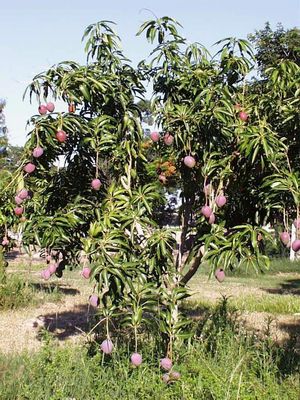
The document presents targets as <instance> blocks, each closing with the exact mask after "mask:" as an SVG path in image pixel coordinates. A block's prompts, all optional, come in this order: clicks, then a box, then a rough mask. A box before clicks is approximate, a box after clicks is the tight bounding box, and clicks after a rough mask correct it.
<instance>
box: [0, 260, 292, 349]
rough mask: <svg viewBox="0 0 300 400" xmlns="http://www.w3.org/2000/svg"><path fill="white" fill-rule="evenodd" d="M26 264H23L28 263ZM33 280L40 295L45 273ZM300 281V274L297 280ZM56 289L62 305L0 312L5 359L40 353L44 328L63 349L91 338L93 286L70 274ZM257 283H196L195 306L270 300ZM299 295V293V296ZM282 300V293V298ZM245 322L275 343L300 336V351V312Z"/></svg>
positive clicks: (250, 316) (17, 268)
mask: <svg viewBox="0 0 300 400" xmlns="http://www.w3.org/2000/svg"><path fill="white" fill-rule="evenodd" d="M23 262H24V260H23ZM8 272H9V273H12V274H15V273H19V274H22V273H25V274H26V275H27V276H28V269H27V268H26V267H25V268H24V264H23V265H19V264H18V263H16V262H13V263H11V264H10V267H9V270H8ZM30 277H31V279H32V280H33V281H35V282H40V283H41V285H40V289H41V290H43V289H44V286H45V284H43V283H42V282H41V279H40V272H39V271H38V270H37V268H36V267H33V269H32V270H31V272H30ZM283 277H284V279H285V280H286V279H288V278H289V277H292V278H293V280H295V273H292V274H288V273H285V274H283ZM296 278H297V279H299V280H300V274H299V275H297V276H296ZM51 285H57V287H58V290H59V291H61V292H62V293H63V297H62V300H61V301H60V302H58V303H47V302H46V303H44V304H42V305H41V306H39V307H27V308H22V309H20V310H14V311H0V338H1V340H0V352H2V353H4V354H9V353H19V352H23V351H29V352H32V351H36V350H38V349H39V348H40V346H41V340H40V332H41V328H42V327H43V328H46V329H47V330H49V331H50V332H52V334H53V336H54V337H55V338H56V339H57V341H58V342H59V343H61V344H63V343H66V342H70V341H72V342H80V341H83V340H84V339H85V337H86V333H87V332H88V331H89V329H90V327H91V325H90V320H91V316H92V314H93V310H91V309H90V308H89V306H88V297H89V295H90V294H91V292H92V290H93V288H92V284H90V283H89V282H88V281H86V280H84V279H83V278H82V277H80V275H79V272H78V271H75V272H68V273H66V274H65V276H64V277H63V278H62V279H57V278H54V279H52V280H51ZM259 286H260V284H259V283H258V284H257V285H256V286H255V284H254V283H253V282H252V283H251V284H250V285H249V286H248V285H245V284H241V283H240V282H239V281H238V279H231V280H228V283H227V284H226V286H222V285H220V284H218V283H217V282H215V281H207V279H205V278H204V277H202V278H201V279H197V280H194V281H192V283H191V289H192V291H193V293H194V295H193V297H192V300H194V301H198V300H204V301H209V302H213V303H214V302H217V301H218V300H219V299H220V298H222V296H223V295H226V296H227V297H228V296H230V297H231V298H233V297H237V298H238V297H240V296H246V295H249V296H254V297H255V298H257V301H260V300H259V299H260V297H261V296H262V295H265V294H266V292H265V289H263V288H261V287H259ZM297 295H298V293H295V296H297ZM278 296H280V293H278ZM240 319H241V320H243V321H244V323H245V326H246V327H247V329H250V330H252V331H255V332H256V333H257V334H262V333H266V332H268V334H270V335H271V336H272V337H273V338H274V339H275V340H277V341H279V342H283V341H285V340H288V339H289V338H290V336H291V335H292V336H297V335H298V341H299V343H297V344H296V346H297V347H298V345H299V351H300V340H299V338H300V310H299V313H294V314H290V315H280V314H279V315H278V314H277V315H272V314H270V313H266V312H243V313H241V314H240Z"/></svg>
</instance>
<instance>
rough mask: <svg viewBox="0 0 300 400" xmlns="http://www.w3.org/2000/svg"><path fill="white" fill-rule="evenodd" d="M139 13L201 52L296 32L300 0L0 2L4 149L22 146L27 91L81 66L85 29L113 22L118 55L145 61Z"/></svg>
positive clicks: (32, 109)
mask: <svg viewBox="0 0 300 400" xmlns="http://www.w3.org/2000/svg"><path fill="white" fill-rule="evenodd" d="M145 9H149V10H151V11H152V12H153V13H155V14H156V15H157V16H163V15H168V16H171V17H174V18H176V19H177V20H178V21H179V22H180V23H181V24H182V25H183V26H184V36H185V37H186V38H187V39H188V40H190V41H191V42H193V41H199V42H201V43H202V44H204V45H205V46H207V47H210V46H211V45H212V44H213V43H214V42H216V41H217V40H219V39H221V38H224V37H228V36H236V37H243V38H245V37H246V36H247V34H248V33H250V32H253V31H254V30H255V29H260V28H262V27H263V26H264V23H265V22H266V21H269V22H270V23H271V25H272V26H273V27H275V26H276V24H277V23H278V22H282V24H283V26H284V27H285V28H292V27H294V26H299V25H300V0H285V1H279V0H278V1H275V0H260V1H259V0H252V1H249V0H248V1H244V2H242V1H240V0H239V1H238V0H227V1H222V0H219V1H217V0H210V1H207V0H185V1H183V0H181V1H177V0H173V1H171V0H151V1H150V0H139V1H138V0H133V1H128V0H127V1H124V0H123V1H121V0H119V1H117V0H106V1H103V0H85V1H84V0H71V1H70V0H48V1H46V0H44V1H40V0H39V1H36V0H27V1H25V0H9V1H5V0H0V22H1V41H0V52H1V53H0V98H1V97H3V98H5V99H6V100H7V107H6V109H5V114H6V122H7V126H8V129H9V139H10V142H11V143H12V144H19V145H22V144H24V142H25V140H26V131H25V125H26V121H27V119H28V118H29V117H30V116H31V115H32V114H34V113H36V109H37V104H36V103H35V102H33V104H32V105H30V104H29V100H28V99H26V100H25V101H24V102H23V101H22V95H23V92H24V90H25V87H26V86H27V84H28V83H29V82H30V80H31V79H32V77H33V76H34V75H35V74H37V73H39V72H41V71H43V70H45V69H47V68H48V67H49V66H51V65H53V64H55V63H57V62H60V61H64V60H75V61H79V62H83V61H84V53H83V47H82V44H81V36H82V33H83V30H84V28H85V27H86V26H87V25H89V24H90V23H93V22H96V21H98V20H103V19H108V20H113V21H115V22H116V23H117V27H116V29H117V31H118V33H119V35H120V36H121V38H122V43H123V49H124V51H125V54H126V55H127V56H128V57H129V58H130V59H131V60H132V61H133V62H134V63H136V62H137V61H138V60H140V59H142V58H144V57H147V54H148V51H149V46H148V45H147V44H146V42H145V40H144V39H143V38H141V37H136V36H135V33H136V32H137V30H138V27H139V26H140V24H141V23H142V22H143V21H145V20H147V19H150V18H152V15H151V14H150V12H149V11H146V10H145ZM60 107H61V106H60Z"/></svg>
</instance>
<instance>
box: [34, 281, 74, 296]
mask: <svg viewBox="0 0 300 400" xmlns="http://www.w3.org/2000/svg"><path fill="white" fill-rule="evenodd" d="M30 285H31V286H32V287H33V288H34V290H36V291H40V292H45V293H51V292H53V291H56V292H57V293H62V294H65V295H69V296H75V295H76V294H79V293H80V291H79V290H78V289H74V288H72V287H70V286H68V285H64V284H55V283H31V284H30Z"/></svg>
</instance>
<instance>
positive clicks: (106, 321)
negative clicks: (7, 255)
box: [105, 316, 110, 339]
mask: <svg viewBox="0 0 300 400" xmlns="http://www.w3.org/2000/svg"><path fill="white" fill-rule="evenodd" d="M105 323H106V337H107V339H110V336H109V329H108V316H107V317H106V318H105Z"/></svg>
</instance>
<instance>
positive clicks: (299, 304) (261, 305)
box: [229, 294, 300, 314]
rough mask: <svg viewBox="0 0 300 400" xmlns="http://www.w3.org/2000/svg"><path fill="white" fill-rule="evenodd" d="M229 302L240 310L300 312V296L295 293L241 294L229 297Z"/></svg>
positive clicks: (276, 312) (277, 312) (282, 312)
mask: <svg viewBox="0 0 300 400" xmlns="http://www.w3.org/2000/svg"><path fill="white" fill-rule="evenodd" d="M229 304H230V305H231V306H233V307H234V308H236V309H238V310H239V311H249V312H268V313H271V314H295V313H300V297H299V296H293V295H278V294H268V295H263V296H239V297H236V298H232V299H229Z"/></svg>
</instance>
